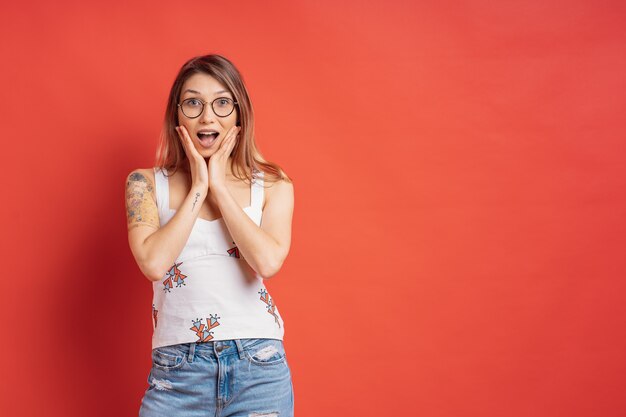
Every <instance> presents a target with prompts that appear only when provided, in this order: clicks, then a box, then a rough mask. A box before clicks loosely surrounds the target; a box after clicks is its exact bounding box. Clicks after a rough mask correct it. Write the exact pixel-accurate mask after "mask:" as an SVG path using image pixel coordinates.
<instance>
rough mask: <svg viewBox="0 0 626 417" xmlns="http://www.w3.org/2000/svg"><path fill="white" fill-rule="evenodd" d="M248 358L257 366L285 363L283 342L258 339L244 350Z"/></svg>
mask: <svg viewBox="0 0 626 417" xmlns="http://www.w3.org/2000/svg"><path fill="white" fill-rule="evenodd" d="M244 352H245V354H246V358H247V359H248V360H249V361H250V362H251V363H253V364H255V365H261V366H269V365H277V364H280V363H284V362H285V356H286V355H285V348H284V346H283V342H282V341H281V340H277V339H258V341H255V342H254V343H251V344H250V345H248V346H246V347H245V348H244Z"/></svg>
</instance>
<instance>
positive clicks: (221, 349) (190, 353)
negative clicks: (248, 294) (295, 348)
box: [154, 338, 283, 362]
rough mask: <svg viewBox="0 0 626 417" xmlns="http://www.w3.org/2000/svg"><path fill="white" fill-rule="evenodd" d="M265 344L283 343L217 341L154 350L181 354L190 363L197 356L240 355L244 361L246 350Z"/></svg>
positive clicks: (271, 340)
mask: <svg viewBox="0 0 626 417" xmlns="http://www.w3.org/2000/svg"><path fill="white" fill-rule="evenodd" d="M265 342H274V343H277V344H278V343H280V344H282V343H283V341H282V340H280V339H265V338H263V339H231V340H215V341H211V342H191V343H180V344H177V345H169V346H161V347H158V348H155V349H154V350H160V351H165V352H167V351H168V350H169V351H176V352H181V353H183V354H184V355H186V356H187V360H188V361H189V362H193V358H194V356H195V355H196V354H200V355H203V356H213V357H224V356H229V355H235V354H237V355H239V359H244V358H245V351H246V350H248V349H250V348H252V347H254V346H257V345H259V344H261V343H265Z"/></svg>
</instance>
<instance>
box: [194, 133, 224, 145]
mask: <svg viewBox="0 0 626 417" xmlns="http://www.w3.org/2000/svg"><path fill="white" fill-rule="evenodd" d="M218 136H219V133H217V132H198V140H199V141H200V144H201V145H202V146H204V147H209V146H211V145H213V143H215V141H216V140H217V137H218Z"/></svg>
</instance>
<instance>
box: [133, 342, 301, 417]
mask: <svg viewBox="0 0 626 417" xmlns="http://www.w3.org/2000/svg"><path fill="white" fill-rule="evenodd" d="M148 385H149V387H148V389H147V390H146V392H145V394H144V397H143V399H142V400H141V407H140V409H139V417H157V416H158V417H209V416H210V417H293V412H294V395H293V384H292V382H291V371H290V369H289V365H288V364H287V358H286V355H285V349H284V347H283V342H282V341H281V340H278V339H234V340H218V341H213V342H204V343H183V344H178V345H172V346H163V347H159V348H156V349H153V350H152V368H151V369H150V374H149V375H148Z"/></svg>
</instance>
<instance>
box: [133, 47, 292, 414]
mask: <svg viewBox="0 0 626 417" xmlns="http://www.w3.org/2000/svg"><path fill="white" fill-rule="evenodd" d="M293 206H294V192H293V184H292V182H291V179H290V178H289V177H288V176H287V175H286V174H285V173H284V172H283V170H282V169H281V168H280V167H279V166H278V165H276V164H273V163H271V162H268V161H266V160H265V159H264V158H263V157H262V156H261V154H260V153H259V151H258V150H257V147H256V144H255V141H254V114H253V110H252V104H251V102H250V97H249V96H248V92H247V90H246V87H245V85H244V82H243V79H242V77H241V75H240V73H239V71H238V70H237V69H236V68H235V66H234V65H233V64H232V62H230V61H229V60H228V59H226V58H224V57H223V56H220V55H206V56H200V57H195V58H192V59H191V60H189V61H188V62H187V63H185V64H184V65H183V67H182V68H181V70H180V71H179V73H178V76H177V77H176V80H175V81H174V84H173V86H172V89H171V91H170V95H169V100H168V104H167V110H166V113H165V121H164V126H163V133H162V138H161V143H160V147H159V150H158V153H157V166H156V167H154V168H151V169H137V170H135V171H133V172H131V173H130V174H129V175H128V178H127V181H126V210H127V218H128V241H129V244H130V248H131V251H132V253H133V256H134V257H135V259H136V261H137V264H138V266H139V268H140V269H141V271H142V272H143V274H144V275H145V276H146V277H147V278H148V279H149V280H150V281H152V283H153V284H152V285H153V291H154V297H153V304H152V319H153V329H154V333H153V336H152V368H151V370H150V374H149V376H148V384H149V387H148V389H147V390H146V392H145V395H144V397H143V399H142V402H141V407H140V410H139V415H140V416H143V417H151V416H168V417H175V416H190V417H195V416H198V417H200V416H203V417H204V416H206V417H208V416H211V417H213V416H216V415H219V416H222V417H228V416H233V417H234V416H280V417H285V416H292V415H293V409H294V396H293V385H292V381H291V372H290V368H289V365H288V364H287V358H286V355H285V349H284V346H283V342H282V340H283V335H284V330H285V326H284V323H283V319H282V317H281V315H280V313H279V311H278V307H277V305H276V303H275V301H274V299H273V298H272V297H271V296H270V294H269V292H268V291H267V289H266V288H265V285H264V280H266V279H268V278H270V277H272V276H273V275H275V274H276V273H277V272H278V271H279V270H280V268H281V266H282V264H283V262H284V260H285V257H286V256H287V253H288V252H289V247H290V243H291V221H292V215H293Z"/></svg>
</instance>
